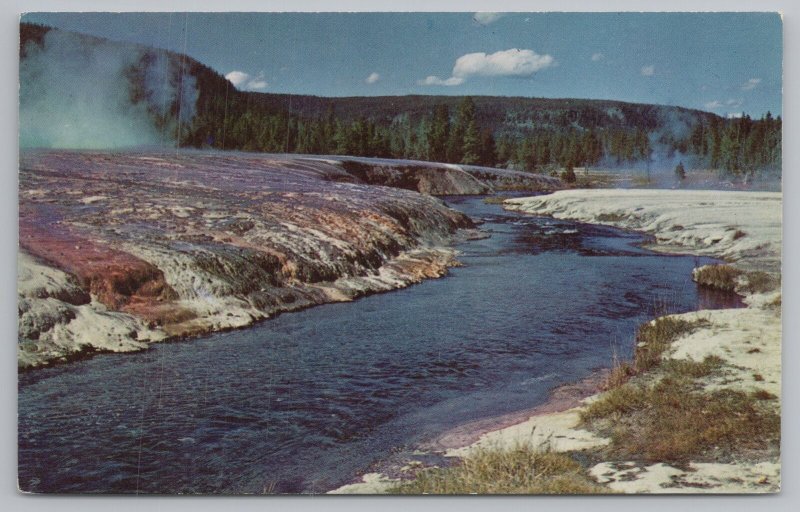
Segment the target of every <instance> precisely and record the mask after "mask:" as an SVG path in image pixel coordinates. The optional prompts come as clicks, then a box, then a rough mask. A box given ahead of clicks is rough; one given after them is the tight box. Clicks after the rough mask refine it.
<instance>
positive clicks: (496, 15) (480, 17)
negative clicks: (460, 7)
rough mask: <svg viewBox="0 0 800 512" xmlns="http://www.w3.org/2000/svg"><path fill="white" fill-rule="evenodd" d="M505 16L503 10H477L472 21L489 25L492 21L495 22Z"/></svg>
mask: <svg viewBox="0 0 800 512" xmlns="http://www.w3.org/2000/svg"><path fill="white" fill-rule="evenodd" d="M503 16H505V14H504V13H501V12H476V13H475V14H474V15H473V16H472V21H474V22H475V23H477V24H478V25H488V24H490V23H494V22H495V21H497V20H499V19H500V18H502V17H503Z"/></svg>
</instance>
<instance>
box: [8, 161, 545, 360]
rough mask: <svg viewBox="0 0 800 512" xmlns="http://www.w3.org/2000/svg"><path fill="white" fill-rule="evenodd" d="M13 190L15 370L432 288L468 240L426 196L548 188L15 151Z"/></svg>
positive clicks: (438, 167) (311, 167)
mask: <svg viewBox="0 0 800 512" xmlns="http://www.w3.org/2000/svg"><path fill="white" fill-rule="evenodd" d="M476 173H479V174H480V177H476V176H474V174H476ZM19 181H20V188H19V215H20V219H19V229H20V233H19V258H18V308H19V333H18V335H19V345H18V347H19V350H18V355H19V358H18V360H19V367H20V368H21V369H30V368H35V367H40V366H43V365H48V364H53V363H58V362H65V361H68V360H72V359H74V358H79V357H83V356H85V355H90V354H93V353H96V352H129V351H136V350H143V349H146V348H147V346H148V344H149V343H151V342H155V341H162V340H165V339H172V338H183V337H189V336H195V335H199V334H203V333H209V332H214V331H221V330H227V329H234V328H241V327H245V326H248V325H251V324H252V323H254V322H257V321H260V320H263V319H266V318H269V317H271V316H274V315H275V314H278V313H280V312H284V311H294V310H298V309H302V308H306V307H309V306H313V305H316V304H322V303H327V302H338V301H347V300H353V299H354V298H357V297H359V296H363V295H365V294H369V293H376V292H382V291H388V290H393V289H397V288H402V287H404V286H408V285H410V284H413V283H417V282H420V281H421V280H423V279H428V278H436V277H440V276H442V275H444V274H445V273H446V272H447V268H448V267H450V266H453V265H456V264H457V260H456V254H455V251H454V250H453V249H452V248H451V246H452V244H453V242H455V241H457V240H458V239H460V238H463V237H468V236H474V234H475V226H474V225H473V223H472V221H471V220H470V219H469V218H468V217H466V216H465V215H463V214H461V213H459V212H456V211H454V210H452V209H450V208H448V207H447V206H445V205H444V203H442V201H440V200H438V199H436V198H434V197H432V196H431V194H479V193H487V192H491V191H494V190H505V189H508V188H515V187H522V188H525V189H527V190H551V189H552V188H554V187H556V186H557V185H558V181H557V180H553V179H550V178H545V177H538V176H532V175H526V174H525V173H515V172H513V171H500V170H496V171H495V170H493V169H482V168H469V169H467V170H465V169H462V168H461V167H459V166H453V165H444V164H433V163H427V162H412V161H401V162H393V161H382V160H374V159H364V158H362V159H349V158H341V157H300V156H291V157H289V156H284V155H263V154H246V153H218V152H199V151H188V152H186V153H180V154H177V153H154V152H125V153H108V152H70V151H24V152H22V154H21V155H20V173H19Z"/></svg>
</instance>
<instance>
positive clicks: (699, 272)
mask: <svg viewBox="0 0 800 512" xmlns="http://www.w3.org/2000/svg"><path fill="white" fill-rule="evenodd" d="M741 275H742V271H741V270H739V269H737V268H735V267H733V266H731V265H724V264H722V265H704V266H702V267H699V268H696V269H694V272H692V279H694V281H695V282H696V283H697V284H699V285H702V286H708V287H710V288H716V289H718V290H724V291H729V292H732V291H734V290H735V289H736V281H737V279H738V277H739V276H741Z"/></svg>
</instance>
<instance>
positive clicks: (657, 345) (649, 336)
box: [633, 316, 708, 373]
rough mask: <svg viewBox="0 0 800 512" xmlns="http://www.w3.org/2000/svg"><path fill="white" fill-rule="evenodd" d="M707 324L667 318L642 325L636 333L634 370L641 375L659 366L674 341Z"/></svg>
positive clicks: (700, 321)
mask: <svg viewBox="0 0 800 512" xmlns="http://www.w3.org/2000/svg"><path fill="white" fill-rule="evenodd" d="M707 324H708V321H707V320H705V319H702V318H701V319H697V320H695V321H691V322H690V321H688V320H683V319H680V318H674V317H671V316H665V317H661V318H657V319H655V320H653V321H652V322H648V323H646V324H644V325H642V326H641V327H639V330H638V332H637V333H636V343H637V344H636V350H635V351H634V356H633V368H634V370H635V371H636V372H637V373H641V372H645V371H647V370H650V369H651V368H653V367H655V366H658V365H659V364H660V363H661V360H662V357H663V354H664V352H665V351H666V350H667V349H668V348H669V347H670V346H671V345H672V342H673V341H675V340H677V339H678V338H680V337H681V336H684V335H686V334H689V333H691V332H693V331H694V330H695V329H697V328H698V327H702V326H704V325H707Z"/></svg>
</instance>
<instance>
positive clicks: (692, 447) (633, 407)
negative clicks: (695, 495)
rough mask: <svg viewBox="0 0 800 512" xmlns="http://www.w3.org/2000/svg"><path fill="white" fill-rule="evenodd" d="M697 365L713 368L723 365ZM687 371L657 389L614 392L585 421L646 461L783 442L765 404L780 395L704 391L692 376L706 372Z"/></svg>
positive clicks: (625, 453) (621, 450) (618, 448)
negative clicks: (701, 390) (697, 387)
mask: <svg viewBox="0 0 800 512" xmlns="http://www.w3.org/2000/svg"><path fill="white" fill-rule="evenodd" d="M695 364H702V365H703V366H706V367H710V366H714V365H717V364H719V362H718V361H713V360H706V361H704V362H703V363H695ZM687 368H688V367H681V368H680V369H677V370H676V369H675V368H673V369H672V371H670V372H669V373H668V374H667V376H666V377H664V378H663V379H661V380H660V381H659V382H658V383H656V384H654V385H644V384H632V383H629V384H625V385H624V386H622V387H620V388H617V389H614V390H612V391H610V392H608V393H606V395H604V396H603V397H602V398H601V399H599V400H598V401H596V402H593V403H592V404H590V405H589V406H588V407H587V409H586V410H585V411H584V412H583V413H582V415H581V419H582V421H583V422H584V423H585V424H589V425H590V426H591V427H592V428H595V429H597V430H600V431H601V432H603V433H605V434H607V435H610V436H611V440H612V442H611V445H610V450H611V451H612V452H614V455H615V456H619V457H627V458H637V459H642V460H646V461H678V462H681V461H687V460H690V459H692V458H697V457H702V456H703V455H709V454H711V453H712V452H719V451H722V452H724V453H734V452H739V451H741V450H742V449H766V448H769V447H770V446H775V445H777V444H778V443H779V442H780V416H779V415H778V414H776V413H775V412H774V411H773V410H772V409H771V408H769V407H766V406H763V405H762V402H763V401H764V400H770V399H772V398H774V395H771V394H770V393H768V392H760V391H756V392H754V393H744V392H740V391H732V390H719V391H714V392H711V393H708V392H707V391H706V392H698V391H697V390H696V388H695V384H694V383H693V381H692V377H694V375H693V374H695V373H701V372H699V371H697V369H698V368H700V367H694V368H692V369H690V370H689V371H687ZM707 369H708V368H706V369H704V370H703V371H706V370H707ZM687 374H688V375H687ZM768 395H769V396H768Z"/></svg>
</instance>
